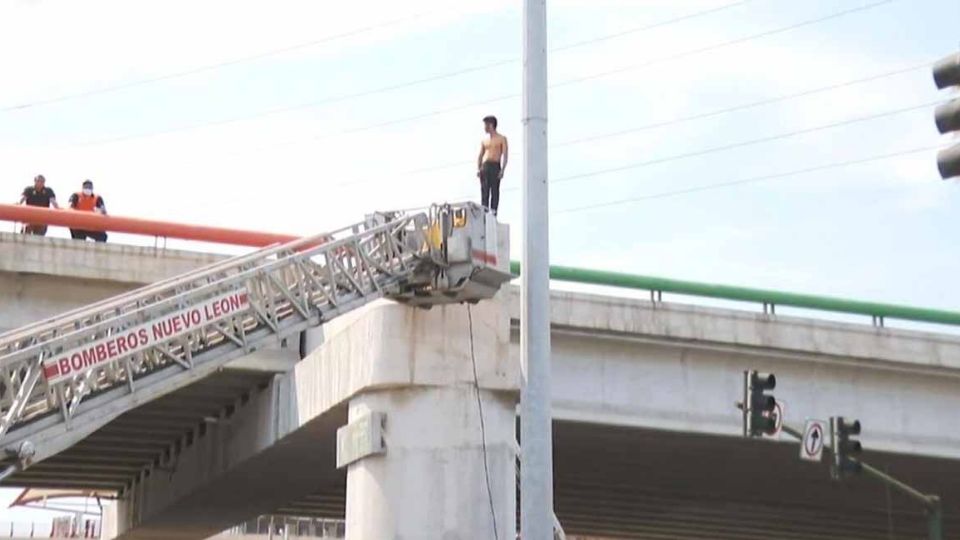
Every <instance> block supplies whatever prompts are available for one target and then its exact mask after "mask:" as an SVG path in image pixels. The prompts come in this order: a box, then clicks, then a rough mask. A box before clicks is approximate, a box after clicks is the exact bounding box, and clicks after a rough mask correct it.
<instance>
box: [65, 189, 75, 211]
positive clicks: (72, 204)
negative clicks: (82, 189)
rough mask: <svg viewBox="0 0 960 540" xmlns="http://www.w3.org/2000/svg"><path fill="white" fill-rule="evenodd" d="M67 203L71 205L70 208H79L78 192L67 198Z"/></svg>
mask: <svg viewBox="0 0 960 540" xmlns="http://www.w3.org/2000/svg"><path fill="white" fill-rule="evenodd" d="M67 204H68V205H70V208H73V209H74V210H76V209H77V194H76V193H74V194H73V195H71V196H70V198H69V199H67Z"/></svg>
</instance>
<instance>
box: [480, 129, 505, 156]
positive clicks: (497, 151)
mask: <svg viewBox="0 0 960 540" xmlns="http://www.w3.org/2000/svg"><path fill="white" fill-rule="evenodd" d="M506 145H507V138H506V137H504V136H503V135H500V134H499V133H497V134H496V135H491V136H490V137H488V138H486V139H484V140H483V161H492V162H494V163H500V158H501V157H503V149H504V148H505V147H506Z"/></svg>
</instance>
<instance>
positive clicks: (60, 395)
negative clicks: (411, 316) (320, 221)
mask: <svg viewBox="0 0 960 540" xmlns="http://www.w3.org/2000/svg"><path fill="white" fill-rule="evenodd" d="M509 279H510V274H509V268H508V263H507V261H506V260H500V259H498V256H497V223H496V220H495V218H494V217H493V216H492V214H490V213H488V212H486V211H485V210H483V209H482V208H481V207H479V206H477V205H475V204H472V203H466V204H460V205H440V206H433V207H431V208H430V209H429V210H425V211H422V212H414V213H404V212H387V213H377V214H373V215H370V216H368V217H367V218H366V219H365V220H364V221H363V222H360V223H356V224H354V225H352V226H349V227H346V228H343V229H340V230H338V231H334V232H332V233H324V234H322V235H317V236H312V237H306V238H301V239H298V240H294V241H291V242H289V243H287V244H283V245H275V246H271V247H267V248H264V249H261V250H258V251H255V252H253V253H250V254H247V255H242V256H239V257H234V258H230V259H225V260H223V261H220V262H216V263H213V264H211V265H208V266H206V267H204V268H200V269H198V270H194V271H191V272H188V273H186V274H183V275H180V276H177V277H174V278H171V279H167V280H164V281H161V282H158V283H154V284H152V285H148V286H145V287H143V288H140V289H137V290H134V291H131V292H129V293H126V294H122V295H119V296H116V297H113V298H109V299H107V300H103V301H100V302H96V303H94V304H90V305H87V306H84V307H81V308H79V309H75V310H73V311H70V312H68V313H65V314H62V315H60V316H57V317H53V318H50V319H46V320H43V321H39V322H37V323H33V324H30V325H27V326H25V327H22V328H19V329H16V330H13V331H10V332H7V333H4V334H0V448H3V449H4V451H5V452H6V458H7V460H8V461H12V462H13V465H12V467H15V468H18V469H22V468H25V467H27V466H29V465H30V464H31V463H33V462H36V461H40V460H43V459H46V458H48V457H50V456H52V455H54V454H56V453H58V452H60V451H62V450H64V449H66V448H68V447H69V446H71V445H73V444H75V443H76V442H78V441H79V440H81V439H83V438H84V437H86V436H87V435H89V434H90V433H92V432H93V431H95V430H96V429H98V428H99V427H101V426H103V425H105V424H106V423H108V422H109V421H110V420H112V419H113V418H116V417H117V416H119V415H120V414H122V413H124V412H126V411H128V410H131V409H133V408H135V407H137V406H139V405H141V404H143V403H146V402H148V401H151V400H153V399H156V398H158V397H160V396H163V395H166V394H169V393H171V392H173V391H175V390H177V389H179V388H182V387H183V386H186V385H188V384H190V383H192V382H195V381H197V380H199V379H202V378H204V377H206V376H208V375H210V374H211V373H214V372H215V371H216V370H217V369H218V368H220V367H221V366H223V365H224V364H226V363H227V362H229V361H231V360H233V359H236V358H239V357H241V356H244V355H247V354H250V353H252V352H254V351H256V350H258V349H261V348H263V347H266V346H268V345H271V344H275V343H278V342H280V341H282V340H283V339H285V338H286V337H289V336H292V335H296V334H298V333H299V332H302V331H304V330H305V329H307V328H309V327H312V326H317V325H320V324H322V323H324V322H327V321H329V320H331V319H333V318H335V317H337V316H338V315H341V314H343V313H346V312H348V311H350V310H353V309H355V308H357V307H359V306H362V305H364V304H367V303H369V302H371V301H373V300H375V299H378V298H383V297H387V298H392V299H395V300H397V301H400V302H404V303H408V304H411V305H415V306H422V307H429V306H432V305H436V304H442V303H451V302H465V301H466V302H476V301H479V300H481V299H485V298H490V297H492V296H493V295H494V294H495V293H496V292H497V290H498V289H499V287H500V285H501V284H502V283H504V282H506V281H508V280H509ZM3 457H4V456H0V458H3Z"/></svg>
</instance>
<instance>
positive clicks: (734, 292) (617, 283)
mask: <svg viewBox="0 0 960 540" xmlns="http://www.w3.org/2000/svg"><path fill="white" fill-rule="evenodd" d="M510 271H511V272H512V273H513V274H514V275H517V276H518V275H519V274H520V263H519V262H516V261H513V262H511V263H510ZM550 279H554V280H557V281H565V282H569V283H582V284H588V285H605V286H609V287H620V288H624V289H639V290H645V291H650V294H651V298H652V299H654V300H655V301H659V300H660V295H662V293H665V292H667V293H676V294H683V295H687V296H699V297H704V298H716V299H720V300H733V301H741V302H751V303H757V304H762V305H763V306H764V311H765V312H766V311H768V310H769V312H770V313H775V310H776V306H789V307H795V308H804V309H812V310H817V311H829V312H834V313H844V314H850V315H866V316H869V317H871V318H872V319H873V324H874V325H875V326H883V323H884V319H897V320H902V321H914V322H925V323H937V324H946V325H954V326H960V312H956V311H945V310H938V309H927V308H920V307H913V306H903V305H897V304H883V303H878V302H863V301H859V300H847V299H843V298H835V297H831V296H817V295H812V294H798V293H790V292H782V291H772V290H767V289H752V288H748V287H735V286H731V285H717V284H712V283H699V282H695V281H682V280H678V279H669V278H661V277H653V276H642V275H636V274H625V273H620V272H608V271H604V270H590V269H586V268H574V267H570V266H551V267H550Z"/></svg>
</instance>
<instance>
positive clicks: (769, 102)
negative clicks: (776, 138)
mask: <svg viewBox="0 0 960 540" xmlns="http://www.w3.org/2000/svg"><path fill="white" fill-rule="evenodd" d="M929 65H930V63H929V62H924V63H922V64H914V65H912V66H908V67H905V68H901V69H895V70H893V71H887V72H884V73H879V74H876V75H870V76H868V77H862V78H859V79H852V80H848V81H844V82H839V83H834V84H830V85H827V86H821V87H818V88H811V89H808V90H801V91H800V92H794V93H792V94H783V95H780V96H777V97H772V98H766V99H761V100H758V101H752V102H750V103H744V104H742V105H733V106H731V107H725V108H722V109H715V110H712V111H709V112H705V113H700V114H694V115H690V116H681V117H678V118H673V119H670V120H664V121H662V122H653V123H650V124H642V125H639V126H634V127H630V128H625V129H621V130H618V131H611V132H607V133H600V134H597V135H588V136H586V137H579V138H576V139H570V140H566V141H563V142H559V143H557V144H554V145H552V147H554V148H559V147H563V146H570V145H572V144H579V143H584V142H592V141H596V140H600V139H608V138H611V137H619V136H621V135H628V134H631V133H636V132H639V131H645V130H649V129H656V128H661V127H667V126H672V125H675V124H681V123H684V122H689V121H691V120H702V119H704V118H710V117H713V116H720V115H723V114H728V113H732V112H737V111H743V110H747V109H752V108H756V107H761V106H763V105H772V104H774V103H779V102H782V101H787V100H791V99H796V98H801V97H807V96H811V95H815V94H819V93H823V92H828V91H831V90H839V89H841V88H846V87H849V86H854V85H857V84H862V83H865V82H872V81H876V80H879V79H884V78H887V77H892V76H894V75H900V74H903V73H909V72H911V71H916V70H918V69H920V68H927V67H929Z"/></svg>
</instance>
